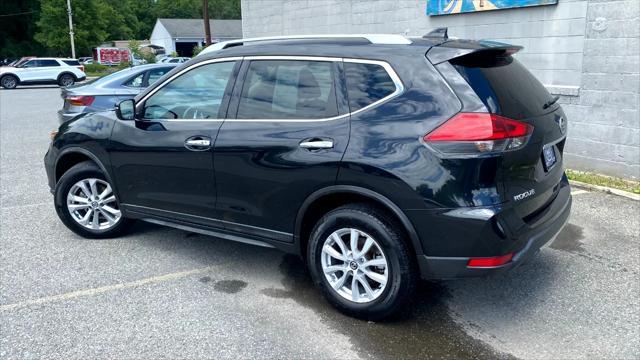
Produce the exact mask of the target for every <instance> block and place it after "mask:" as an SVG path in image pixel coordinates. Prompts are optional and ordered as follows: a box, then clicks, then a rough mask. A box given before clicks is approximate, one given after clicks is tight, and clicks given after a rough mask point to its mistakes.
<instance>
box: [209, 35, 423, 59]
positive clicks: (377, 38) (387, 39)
mask: <svg viewBox="0 0 640 360" xmlns="http://www.w3.org/2000/svg"><path fill="white" fill-rule="evenodd" d="M353 38H361V39H365V40H368V41H369V42H370V43H372V44H385V45H409V44H411V40H409V39H407V38H406V37H404V36H402V35H397V34H345V35H342V34H341V35H335V34H318V35H288V36H268V37H256V38H247V39H236V40H228V41H221V42H219V43H215V44H213V45H209V46H207V47H206V48H205V49H204V50H202V51H201V52H200V53H199V54H198V55H197V56H200V55H203V54H207V53H210V52H214V51H218V50H222V49H226V48H228V47H233V46H240V45H243V44H244V43H248V42H260V41H272V40H298V39H353Z"/></svg>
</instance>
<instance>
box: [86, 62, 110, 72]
mask: <svg viewBox="0 0 640 360" xmlns="http://www.w3.org/2000/svg"><path fill="white" fill-rule="evenodd" d="M107 69H109V67H108V66H105V65H100V64H86V65H85V66H84V71H85V72H88V73H101V72H106V71H107Z"/></svg>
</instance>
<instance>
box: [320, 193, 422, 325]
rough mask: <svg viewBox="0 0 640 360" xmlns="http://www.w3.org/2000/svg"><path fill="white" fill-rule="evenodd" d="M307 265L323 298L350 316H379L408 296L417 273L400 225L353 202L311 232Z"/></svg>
mask: <svg viewBox="0 0 640 360" xmlns="http://www.w3.org/2000/svg"><path fill="white" fill-rule="evenodd" d="M308 256H309V257H308V259H309V267H310V269H311V274H312V277H313V280H314V282H315V283H316V285H317V286H318V287H320V289H321V290H322V291H323V293H324V295H325V297H326V298H327V299H328V300H329V302H331V304H332V305H334V306H335V307H336V308H338V309H339V310H340V311H342V312H344V313H345V314H347V315H350V316H354V317H358V318H363V319H368V320H377V319H381V318H384V317H387V316H389V315H392V314H393V313H394V312H396V311H397V310H399V309H400V308H401V307H402V306H403V305H404V304H405V303H406V302H407V301H408V300H409V298H410V296H411V294H412V292H413V290H414V288H415V285H416V282H417V275H416V271H415V266H414V264H413V261H412V257H411V253H410V251H409V248H408V246H407V245H406V243H405V242H404V241H403V239H402V236H401V232H400V231H399V228H398V225H397V224H396V222H395V221H393V219H391V218H390V217H389V216H387V215H386V213H384V212H382V211H380V210H378V209H376V208H374V207H371V206H368V205H365V204H353V205H347V206H343V207H340V208H338V209H335V210H332V211H331V212H329V213H328V214H327V215H325V216H324V217H323V218H322V219H321V220H320V221H319V222H318V224H317V225H316V226H315V228H314V230H313V231H312V233H311V238H310V244H309V254H308Z"/></svg>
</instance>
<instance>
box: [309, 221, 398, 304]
mask: <svg viewBox="0 0 640 360" xmlns="http://www.w3.org/2000/svg"><path fill="white" fill-rule="evenodd" d="M320 262H321V265H322V271H323V272H324V276H325V278H326V279H327V281H328V282H329V285H330V286H331V288H332V289H333V290H334V291H335V292H336V293H338V294H339V295H340V296H342V297H343V298H345V299H347V300H350V301H353V302H356V303H368V302H371V301H373V300H375V299H377V298H378V297H379V296H380V295H381V294H382V292H383V291H384V289H385V287H386V285H387V282H388V280H389V265H388V263H387V258H386V257H385V254H384V252H383V251H382V248H381V247H380V245H379V244H378V242H377V241H376V240H375V239H373V238H372V237H371V236H369V235H367V234H365V233H364V232H362V231H360V230H358V229H353V228H343V229H339V230H336V231H334V232H333V233H332V234H331V235H329V237H327V239H326V240H325V241H324V245H323V246H322V254H321V256H320Z"/></svg>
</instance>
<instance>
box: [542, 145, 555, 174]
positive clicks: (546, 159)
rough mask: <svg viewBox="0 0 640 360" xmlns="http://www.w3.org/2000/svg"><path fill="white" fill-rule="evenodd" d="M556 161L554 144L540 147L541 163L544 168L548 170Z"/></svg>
mask: <svg viewBox="0 0 640 360" xmlns="http://www.w3.org/2000/svg"><path fill="white" fill-rule="evenodd" d="M557 163H558V157H557V155H556V147H555V145H546V146H545V147H544V148H542V165H544V170H545V171H546V172H549V170H551V169H552V168H553V167H554V166H555V165H556V164H557Z"/></svg>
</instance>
